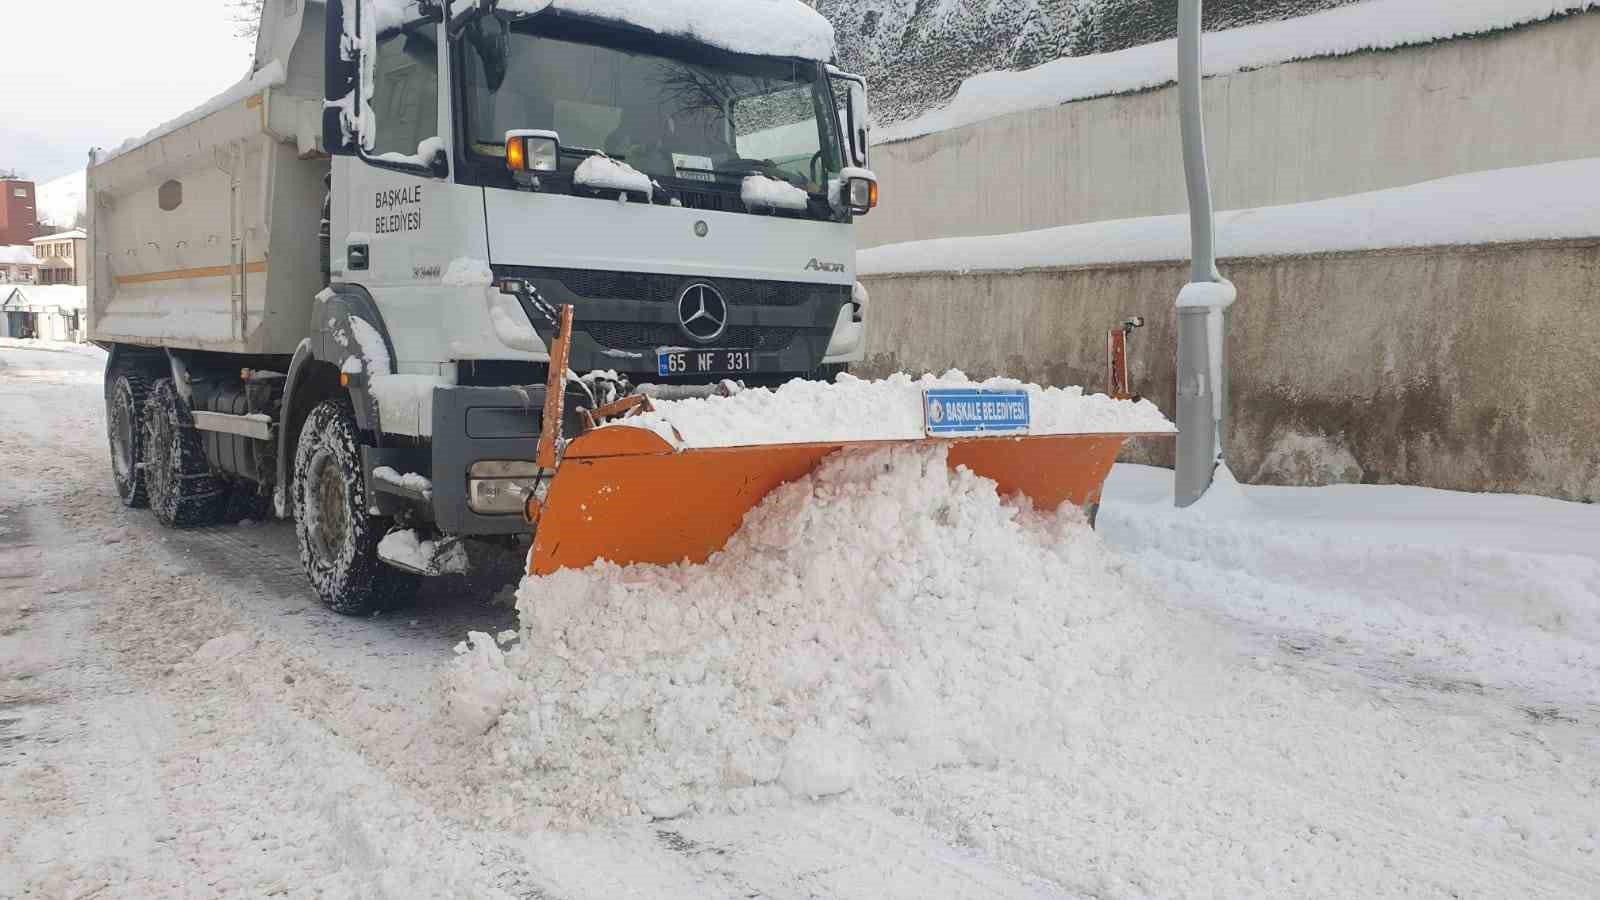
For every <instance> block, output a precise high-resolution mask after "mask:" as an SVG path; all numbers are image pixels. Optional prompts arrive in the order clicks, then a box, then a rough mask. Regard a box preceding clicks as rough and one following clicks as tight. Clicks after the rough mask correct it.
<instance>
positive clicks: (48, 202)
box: [37, 170, 87, 228]
mask: <svg viewBox="0 0 1600 900" xmlns="http://www.w3.org/2000/svg"><path fill="white" fill-rule="evenodd" d="M86 193H87V185H86V184H85V181H84V175H83V172H82V171H81V170H80V171H77V172H73V173H72V174H70V175H63V176H61V177H60V178H57V179H55V180H54V181H48V182H45V183H44V184H41V185H39V188H38V193H37V199H38V204H39V221H40V222H48V223H50V224H51V225H55V226H57V227H59V228H71V227H73V225H75V224H77V222H78V221H79V217H81V216H82V215H83V214H84V195H85V194H86Z"/></svg>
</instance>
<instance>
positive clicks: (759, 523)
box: [0, 341, 1600, 900]
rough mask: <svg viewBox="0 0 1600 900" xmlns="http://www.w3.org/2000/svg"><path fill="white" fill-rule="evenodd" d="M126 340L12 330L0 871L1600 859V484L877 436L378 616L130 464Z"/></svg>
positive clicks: (702, 882)
mask: <svg viewBox="0 0 1600 900" xmlns="http://www.w3.org/2000/svg"><path fill="white" fill-rule="evenodd" d="M103 362H104V359H103V356H101V355H98V351H97V350H94V349H93V348H65V349H63V348H59V347H51V346H43V345H39V344H37V343H34V342H14V343H6V342H3V341H0V411H3V420H4V426H5V427H4V428H0V448H3V449H4V452H5V454H6V459H7V463H8V464H7V466H5V467H0V797H4V798H5V802H3V803H0V895H3V896H12V895H15V896H19V897H22V896H39V897H58V896H59V897H82V896H92V897H109V896H115V897H123V896H128V897H154V896H173V895H186V894H193V893H196V892H198V893H202V894H207V895H210V894H217V895H224V896H279V895H284V896H299V895H301V894H306V895H319V894H320V895H324V896H339V897H344V896H373V897H379V896H392V897H402V896H404V897H410V896H422V897H445V896H449V897H457V896H461V897H528V896H548V897H563V898H572V900H610V898H615V897H626V896H649V897H662V898H672V900H676V898H700V897H708V896H710V897H730V896H731V897H749V896H762V897H812V896H824V897H839V898H852V900H854V898H860V900H883V898H919V900H920V898H923V897H935V896H939V897H942V896H952V895H954V896H973V897H1018V898H1054V897H1084V898H1087V897H1104V898H1137V897H1178V896H1190V895H1195V894H1205V895H1207V896H1222V897H1289V896H1293V897H1301V896H1342V897H1379V896H1382V897H1389V896H1418V897H1450V896H1455V897H1496V898H1498V897H1525V896H1541V897H1543V896H1549V897H1594V896H1600V803H1597V802H1596V801H1597V799H1600V794H1597V787H1596V786H1597V785H1600V754H1597V753H1596V752H1595V748H1596V747H1597V746H1600V698H1597V696H1596V694H1597V692H1600V678H1597V677H1596V674H1597V670H1600V625H1597V621H1596V608H1597V606H1600V603H1597V600H1596V598H1597V596H1600V574H1597V568H1600V507H1595V506H1587V505H1582V504H1573V503H1561V502H1558V501H1552V500H1547V499H1542V498H1537V497H1517V496H1495V495H1468V494H1455V493H1447V492H1442V491H1430V490H1425V489H1421V488H1407V487H1396V486H1375V485H1342V486H1337V487H1330V488H1314V489H1313V488H1264V487H1253V486H1242V487H1241V486H1238V485H1236V484H1231V483H1229V482H1228V481H1227V480H1226V479H1225V478H1224V479H1223V480H1221V481H1219V484H1218V487H1217V488H1216V489H1215V490H1214V492H1213V493H1212V494H1211V495H1209V496H1208V497H1207V498H1206V499H1205V500H1204V501H1202V503H1201V504H1199V505H1198V506H1197V507H1194V508H1191V509H1187V510H1178V509H1175V508H1174V507H1173V505H1172V473H1171V472H1169V471H1164V470H1158V469H1148V468H1143V467H1138V466H1119V467H1118V468H1117V469H1116V470H1115V471H1114V472H1113V475H1112V478H1111V480H1110V482H1109V483H1108V485H1107V489H1106V493H1105V498H1104V503H1103V505H1102V507H1101V512H1100V518H1099V524H1100V530H1099V531H1098V532H1092V531H1090V530H1089V529H1088V527H1087V526H1086V525H1085V524H1084V523H1083V522H1082V521H1081V519H1080V518H1079V517H1078V516H1077V515H1076V514H1075V513H1073V511H1071V510H1066V511H1063V512H1060V513H1055V514H1050V513H1047V512H1043V511H1032V512H1029V511H1024V510H1022V509H1020V508H1018V507H1015V506H1012V505H1009V504H1007V503H1006V502H1004V501H1002V500H1000V499H998V498H997V497H996V494H995V489H994V487H993V486H992V485H990V484H988V483H986V482H983V481H982V480H981V479H975V478H974V477H973V476H971V475H970V474H968V473H962V472H954V473H952V472H950V471H949V470H948V467H947V466H946V465H945V464H944V463H943V462H942V461H941V459H940V457H939V455H938V453H939V451H938V450H937V449H936V448H926V447H925V448H916V449H913V448H901V449H897V450H887V451H885V450H878V451H875V452H872V453H863V452H853V453H849V454H842V455H839V456H837V457H835V458H833V459H831V460H830V461H829V462H828V463H827V464H826V465H824V466H823V467H822V468H820V469H819V470H818V471H817V472H816V473H814V474H813V475H811V476H809V477H808V478H807V479H804V480H803V481H802V482H798V483H796V484H794V485H790V486H788V487H786V488H784V489H782V490H780V491H778V492H777V493H776V494H774V495H773V496H772V497H770V498H769V499H768V501H767V502H766V504H765V505H763V506H761V507H760V508H759V509H758V510H756V512H755V513H754V514H753V515H752V516H751V517H750V518H749V519H747V521H746V523H745V526H744V529H743V531H742V532H741V533H740V534H739V535H737V536H736V537H735V538H734V539H733V541H732V542H731V543H730V545H729V546H728V548H727V550H726V551H725V552H724V553H723V554H722V555H721V556H719V557H717V558H716V559H714V560H712V561H711V562H710V563H709V564H708V565H706V566H702V567H695V568H686V567H666V568H652V567H635V568H620V569H619V568H616V567H597V568H595V569H592V570H588V571H584V572H564V573H560V574H558V575H555V576H550V577H549V578H543V579H532V580H529V581H528V582H527V583H526V584H524V585H522V586H521V591H520V594H521V596H520V597H519V598H518V600H517V605H518V607H519V610H518V611H517V613H512V612H510V611H507V610H504V609H502V608H500V607H497V606H493V605H488V604H485V603H484V598H487V597H488V596H489V595H491V594H492V593H494V591H495V588H496V587H498V585H497V584H496V585H490V586H487V587H470V586H467V583H466V582H464V581H462V580H459V579H454V578H452V579H443V580H429V581H428V586H427V587H426V588H425V593H424V595H423V596H422V598H421V599H419V600H418V601H416V602H415V603H411V604H408V605H406V606H405V607H403V608H401V609H398V610H394V611H390V612H386V613H385V614H383V615H379V616H374V617H370V618H363V619H359V620H350V619H344V618H341V617H338V616H335V615H333V614H332V613H330V612H328V611H327V610H325V609H324V608H322V606H321V605H320V603H319V602H318V600H317V599H316V597H315V596H314V595H312V594H311V593H310V592H309V591H308V589H307V587H306V584H305V579H304V576H303V575H302V574H301V573H300V571H299V569H298V565H299V563H298V555H299V548H298V542H297V540H296V538H295V535H294V531H293V527H292V525H290V524H289V523H284V522H279V523H263V524H260V525H257V526H253V527H251V528H250V529H249V530H248V531H247V532H246V533H243V534H241V533H239V532H235V531H233V530H231V529H227V528H223V529H215V528H208V529H198V530H193V531H172V530H166V529H162V528H160V527H158V526H157V525H156V524H155V523H154V522H153V521H152V520H151V519H150V516H149V514H148V512H144V511H139V510H129V509H126V508H124V507H123V506H122V504H121V503H120V502H119V501H118V500H117V498H116V496H115V494H114V492H113V491H112V488H111V486H110V475H109V467H108V465H107V462H106V456H105V454H106V449H105V431H104V414H105V404H104V398H103V395H102V386H101V384H100V382H99V369H100V367H101V366H102V365H103ZM241 540H243V541H244V542H246V543H248V544H249V545H250V550H251V554H250V556H251V558H250V561H249V562H250V564H249V565H247V566H241V565H240V557H239V548H240V547H241V546H242V543H241ZM510 562H511V563H512V566H511V569H512V570H513V571H515V569H516V568H517V566H516V565H515V563H516V560H511V561H510ZM510 577H513V578H514V577H516V576H515V575H512V576H510ZM1041 580H1044V581H1045V583H1044V584H1041ZM513 615H520V618H521V622H520V625H519V624H518V622H517V621H515V620H514V619H513V618H512V617H513ZM508 630H509V631H510V632H511V633H509V634H507V633H505V632H506V631H508ZM458 644H464V646H462V647H461V653H460V655H456V654H452V652H451V651H452V648H453V647H455V646H457V645H458ZM741 736H745V737H746V738H748V739H747V740H745V741H740V740H739V738H740V737H741ZM608 737H609V738H610V739H611V741H610V742H608V741H607V738H608ZM585 752H587V753H588V755H587V756H586V755H584V754H585ZM645 804H648V809H649V810H651V811H653V812H654V813H656V814H658V815H660V814H668V813H672V812H674V811H678V810H681V814H680V815H677V816H676V817H674V818H671V819H666V818H656V817H653V816H651V815H650V814H648V813H647V812H646V811H645V810H646V806H645ZM736 810H737V811H736ZM619 812H620V813H621V814H620V815H619ZM589 822H600V823H603V824H602V825H601V826H600V827H588V826H587V825H586V823H589ZM552 825H570V826H577V827H571V828H560V827H552Z"/></svg>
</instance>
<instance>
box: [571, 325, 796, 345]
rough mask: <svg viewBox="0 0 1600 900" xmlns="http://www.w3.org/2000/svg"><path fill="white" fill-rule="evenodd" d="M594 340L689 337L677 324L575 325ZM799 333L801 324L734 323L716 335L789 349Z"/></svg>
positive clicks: (664, 341)
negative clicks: (786, 325) (684, 334)
mask: <svg viewBox="0 0 1600 900" xmlns="http://www.w3.org/2000/svg"><path fill="white" fill-rule="evenodd" d="M576 327H577V329H578V330H579V331H585V332H588V334H589V336H590V337H591V338H594V340H595V342H596V343H598V344H600V345H601V346H603V347H611V348H613V349H616V350H654V349H656V348H657V347H682V346H686V345H687V344H688V339H687V338H685V337H684V336H683V332H682V331H680V330H678V327H677V326H676V325H642V324H635V323H629V322H583V321H579V322H578V323H577V325H576ZM799 333H800V329H798V328H768V327H760V326H739V325H736V326H733V327H732V328H729V329H728V330H727V331H725V332H723V333H722V336H721V337H719V338H717V341H716V343H717V346H719V347H733V348H736V349H740V350H743V349H750V350H787V349H788V348H789V345H790V344H792V343H794V339H795V337H796V336H798V335H799Z"/></svg>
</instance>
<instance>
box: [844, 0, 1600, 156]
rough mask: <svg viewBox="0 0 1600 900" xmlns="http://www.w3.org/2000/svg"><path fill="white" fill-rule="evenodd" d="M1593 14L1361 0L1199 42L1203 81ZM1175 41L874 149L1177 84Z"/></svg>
mask: <svg viewBox="0 0 1600 900" xmlns="http://www.w3.org/2000/svg"><path fill="white" fill-rule="evenodd" d="M1595 8H1600V0H1493V2H1482V0H1479V2H1471V0H1368V2H1365V3H1355V4H1351V5H1349V6H1341V7H1338V8H1335V9H1330V10H1327V11H1325V12H1320V13H1313V14H1312V15H1308V16H1301V17H1299V18H1294V19H1287V20H1284V21H1280V22H1267V23H1262V24H1260V25H1248V26H1245V27H1243V28H1234V29H1230V30H1228V31H1222V32H1217V33H1214V34H1208V35H1206V38H1205V58H1204V65H1205V74H1206V75H1208V76H1211V75H1230V74H1232V73H1234V72H1242V71H1246V70H1248V69H1260V68H1264V67H1266V66H1272V65H1277V64H1280V63H1286V62H1293V61H1295V60H1300V59H1314V58H1316V57H1322V56H1342V55H1345V54H1350V53H1359V52H1361V51H1363V50H1389V49H1393V48H1396V47H1406V46H1413V45H1417V44H1431V43H1433V42H1435V41H1441V40H1448V39H1450V38H1456V37H1465V36H1470V35H1477V34H1487V33H1489V32H1494V31H1501V30H1504V29H1507V28H1514V27H1516V26H1518V25H1527V24H1530V23H1534V22H1543V21H1545V20H1546V19H1550V18H1554V17H1555V16H1560V15H1566V14H1569V13H1577V12H1583V11H1585V10H1589V9H1595ZM1176 59H1177V50H1176V42H1175V41H1170V40H1168V41H1161V42H1159V43H1155V44H1146V45H1144V46H1140V47H1130V48H1129V49H1127V50H1119V51H1117V52H1115V53H1102V54H1096V55H1094V56H1079V57H1068V58H1066V59H1058V60H1055V61H1053V62H1048V63H1045V64H1044V65H1041V66H1036V67H1034V68H1032V69H1027V70H1024V71H1020V72H1011V71H1002V72H988V73H985V74H983V75H978V76H975V77H973V78H969V79H967V80H966V81H964V82H962V84H961V89H960V90H959V91H957V92H956V96H955V98H954V99H953V100H951V101H950V103H949V104H948V105H946V106H945V107H944V108H942V109H937V110H934V111H932V112H929V113H925V114H924V115H921V116H918V117H917V118H914V119H911V120H909V121H905V122H897V123H894V124H892V125H889V126H887V127H885V128H882V129H880V130H879V131H878V132H877V133H876V134H875V135H874V143H879V144H886V143H892V142H894V141H903V140H909V139H911V138H914V137H918V136H921V135H924V134H931V133H933V132H937V131H946V130H949V129H952V128H959V127H961V126H963V125H971V124H973V123H975V122H981V121H984V120H985V119H993V118H997V117H999V116H1003V115H1007V114H1009V113H1016V112H1024V111H1026V110H1030V109H1043V108H1045V107H1050V106H1059V105H1060V104H1063V103H1070V102H1072V101H1074V100H1086V99H1089V98H1091V97H1103V96H1106V95H1109V94H1125V93H1132V92H1134V91H1141V90H1147V89H1150V88H1156V87H1161V86H1163V85H1167V84H1171V83H1172V82H1173V81H1174V80H1175V79H1176V78H1177V65H1176V62H1175V60H1176Z"/></svg>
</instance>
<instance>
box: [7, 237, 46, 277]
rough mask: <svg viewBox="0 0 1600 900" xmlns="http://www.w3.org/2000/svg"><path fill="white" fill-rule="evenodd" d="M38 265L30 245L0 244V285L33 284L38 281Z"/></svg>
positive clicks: (37, 258)
mask: <svg viewBox="0 0 1600 900" xmlns="http://www.w3.org/2000/svg"><path fill="white" fill-rule="evenodd" d="M39 263H40V260H39V257H37V256H35V255H34V254H33V247H32V246H31V245H28V244H23V245H21V246H18V247H8V246H6V245H4V244H0V284H33V283H34V282H36V281H38V280H39Z"/></svg>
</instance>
